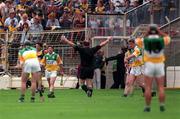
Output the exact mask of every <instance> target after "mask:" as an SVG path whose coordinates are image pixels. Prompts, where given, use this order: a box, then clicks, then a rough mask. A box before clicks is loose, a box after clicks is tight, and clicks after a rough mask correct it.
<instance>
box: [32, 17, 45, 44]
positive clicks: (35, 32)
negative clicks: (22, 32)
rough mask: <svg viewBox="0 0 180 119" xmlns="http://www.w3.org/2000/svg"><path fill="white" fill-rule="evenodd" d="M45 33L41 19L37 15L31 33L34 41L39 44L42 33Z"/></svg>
mask: <svg viewBox="0 0 180 119" xmlns="http://www.w3.org/2000/svg"><path fill="white" fill-rule="evenodd" d="M42 31H43V26H42V25H41V23H40V19H39V17H38V16H37V15H36V16H35V18H34V23H33V24H31V26H30V32H31V33H32V41H33V42H37V41H38V40H39V39H41V32H42Z"/></svg>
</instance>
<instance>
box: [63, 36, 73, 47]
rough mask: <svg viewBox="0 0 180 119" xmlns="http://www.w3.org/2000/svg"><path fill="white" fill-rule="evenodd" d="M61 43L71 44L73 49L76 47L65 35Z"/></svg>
mask: <svg viewBox="0 0 180 119" xmlns="http://www.w3.org/2000/svg"><path fill="white" fill-rule="evenodd" d="M60 41H63V42H65V43H67V44H69V45H70V46H72V47H74V46H75V44H74V43H73V42H72V41H69V40H68V39H67V38H66V37H65V36H64V35H62V36H61V40H60Z"/></svg>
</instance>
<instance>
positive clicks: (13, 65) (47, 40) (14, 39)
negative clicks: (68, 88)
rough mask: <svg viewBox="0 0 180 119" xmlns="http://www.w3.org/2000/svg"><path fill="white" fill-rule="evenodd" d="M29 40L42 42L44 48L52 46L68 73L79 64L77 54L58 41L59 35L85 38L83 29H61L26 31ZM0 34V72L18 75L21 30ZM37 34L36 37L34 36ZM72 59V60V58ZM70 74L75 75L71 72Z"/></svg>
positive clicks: (77, 39) (77, 38)
mask: <svg viewBox="0 0 180 119" xmlns="http://www.w3.org/2000/svg"><path fill="white" fill-rule="evenodd" d="M27 34H28V36H29V40H31V41H34V42H42V43H43V48H44V49H46V48H47V46H48V45H51V46H53V47H54V50H55V52H56V53H58V54H59V55H60V56H61V58H62V60H63V65H64V69H65V73H66V74H70V70H71V69H75V68H76V67H77V65H78V64H79V54H78V53H77V52H75V51H74V49H73V48H71V47H69V46H67V45H66V44H64V43H62V42H60V37H61V35H62V34H64V35H65V36H66V37H67V38H68V39H69V40H72V41H74V42H76V43H79V42H81V41H83V40H84V39H85V30H84V29H76V30H68V31H66V30H63V31H53V32H52V31H51V32H42V33H41V34H35V33H27ZM0 36H3V37H1V39H0V72H4V73H9V74H11V75H12V76H20V73H21V69H19V68H18V67H17V63H18V52H19V50H20V49H21V47H22V44H21V40H22V37H23V33H22V32H15V33H9V32H6V33H1V34H0ZM34 36H38V37H34ZM72 59H73V60H72ZM71 74H72V75H76V74H75V73H74V72H71Z"/></svg>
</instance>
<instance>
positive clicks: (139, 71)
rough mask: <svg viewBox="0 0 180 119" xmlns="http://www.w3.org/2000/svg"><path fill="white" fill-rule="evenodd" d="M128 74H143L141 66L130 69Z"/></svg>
mask: <svg viewBox="0 0 180 119" xmlns="http://www.w3.org/2000/svg"><path fill="white" fill-rule="evenodd" d="M130 74H132V75H135V76H139V75H142V74H143V71H142V67H141V66H136V67H131V70H130Z"/></svg>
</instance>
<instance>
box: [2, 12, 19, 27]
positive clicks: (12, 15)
mask: <svg viewBox="0 0 180 119" xmlns="http://www.w3.org/2000/svg"><path fill="white" fill-rule="evenodd" d="M15 16H16V13H15V11H14V10H13V9H11V10H10V11H9V17H8V18H6V20H5V23H4V26H5V27H6V28H8V27H9V26H10V25H12V21H13V26H14V27H16V26H17V25H18V20H17V18H16V17H15Z"/></svg>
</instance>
